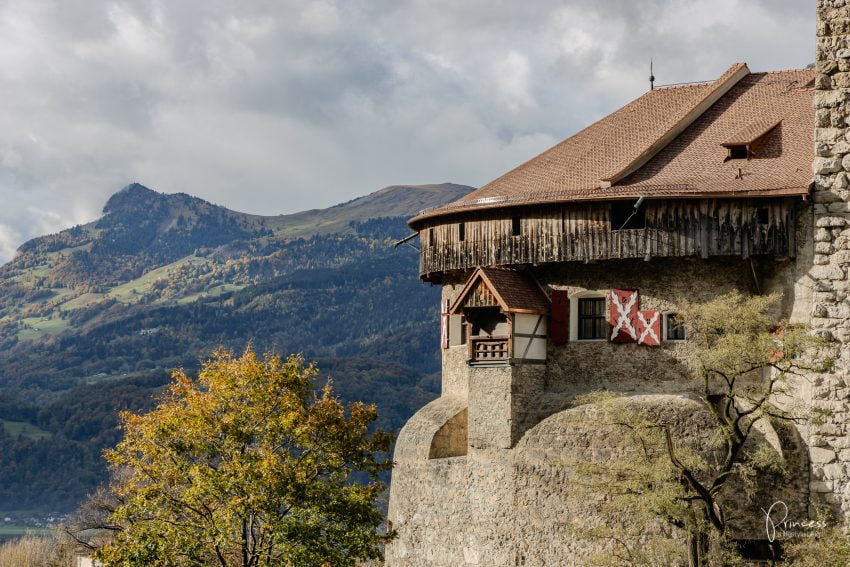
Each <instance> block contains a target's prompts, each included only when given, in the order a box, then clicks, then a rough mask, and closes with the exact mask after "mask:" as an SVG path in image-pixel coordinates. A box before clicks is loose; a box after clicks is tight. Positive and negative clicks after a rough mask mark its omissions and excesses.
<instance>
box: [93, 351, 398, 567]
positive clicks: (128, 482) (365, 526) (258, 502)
mask: <svg viewBox="0 0 850 567" xmlns="http://www.w3.org/2000/svg"><path fill="white" fill-rule="evenodd" d="M315 375H316V369H315V368H314V367H313V366H305V365H304V363H303V361H302V360H301V359H300V358H299V357H290V358H289V359H287V360H282V359H280V358H279V357H277V356H271V355H266V356H265V357H259V356H257V355H256V354H255V353H254V352H253V351H252V350H250V349H249V350H247V351H246V352H245V354H244V355H243V356H241V357H234V356H232V355H231V354H229V353H228V352H223V351H222V352H217V353H216V354H215V355H214V356H213V357H212V359H211V360H209V361H207V362H206V363H204V365H203V368H202V370H201V372H200V375H199V377H198V379H197V380H195V379H192V378H190V377H188V376H186V375H185V374H184V373H183V372H182V371H179V370H178V371H176V372H175V373H174V382H173V383H172V384H171V385H170V388H169V390H168V393H167V394H165V395H164V396H163V397H162V399H161V400H160V401H159V403H158V405H157V407H156V408H155V409H154V410H153V411H151V412H150V413H147V414H144V415H135V414H132V413H124V414H122V415H121V422H122V425H123V429H124V432H125V436H124V439H123V440H122V441H121V442H120V443H119V444H118V446H117V447H116V448H115V449H114V450H111V451H108V452H107V455H106V457H107V460H108V461H109V462H110V464H111V465H113V466H114V467H116V470H118V471H121V474H118V475H115V479H116V482H114V483H113V485H112V488H111V490H112V492H113V494H114V497H115V498H114V502H115V506H114V508H113V509H112V510H111V513H110V514H109V515H108V517H107V518H106V522H105V524H104V527H108V528H110V529H112V530H113V532H114V537H113V538H111V540H110V542H109V543H108V544H107V545H105V546H103V547H101V548H100V549H99V550H98V552H97V557H98V558H99V559H100V560H102V561H103V562H104V563H105V564H106V565H128V566H129V565H174V566H178V565H179V566H183V565H221V566H222V567H224V566H242V567H248V566H261V565H283V566H289V565H291V566H299V567H301V566H305V567H309V566H325V565H328V566H329V565H333V566H348V565H355V564H357V563H358V562H359V561H360V560H363V559H376V558H380V556H381V544H382V543H384V542H386V541H388V540H389V539H390V538H391V537H392V534H386V533H378V528H379V526H380V524H381V523H382V522H383V520H384V518H383V514H382V513H381V512H380V511H379V510H378V509H376V507H375V502H376V499H377V498H378V496H379V495H380V494H381V492H382V490H383V489H384V486H383V485H382V484H381V483H380V482H378V481H377V475H378V473H380V472H381V471H385V470H388V469H389V468H390V466H391V463H390V462H388V461H387V460H386V459H385V458H384V455H386V454H387V451H388V450H389V448H390V443H391V437H390V435H388V434H386V433H383V432H381V431H377V432H374V433H370V425H371V424H372V423H373V422H374V420H375V419H376V417H377V413H376V410H375V407H374V406H366V405H364V404H362V403H354V404H351V405H350V406H349V407H347V408H346V407H344V406H343V405H342V404H341V403H340V402H339V401H338V400H337V399H336V398H335V397H334V395H333V393H332V391H331V388H330V386H326V387H325V388H324V389H322V390H321V391H320V392H319V393H316V391H315V390H314V383H313V382H314V380H313V379H314V377H315ZM366 479H368V480H366ZM358 480H361V481H360V482H358Z"/></svg>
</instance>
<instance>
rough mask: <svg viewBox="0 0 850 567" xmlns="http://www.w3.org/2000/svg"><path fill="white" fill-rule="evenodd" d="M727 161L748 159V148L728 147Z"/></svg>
mask: <svg viewBox="0 0 850 567" xmlns="http://www.w3.org/2000/svg"><path fill="white" fill-rule="evenodd" d="M728 159H750V148H749V146H729V158H728Z"/></svg>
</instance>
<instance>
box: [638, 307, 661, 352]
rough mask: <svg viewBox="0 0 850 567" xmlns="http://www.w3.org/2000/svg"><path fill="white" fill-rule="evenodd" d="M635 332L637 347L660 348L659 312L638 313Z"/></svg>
mask: <svg viewBox="0 0 850 567" xmlns="http://www.w3.org/2000/svg"><path fill="white" fill-rule="evenodd" d="M635 326H636V327H637V332H638V339H637V342H638V344H639V345H644V346H661V312H660V311H638V314H637V325H635Z"/></svg>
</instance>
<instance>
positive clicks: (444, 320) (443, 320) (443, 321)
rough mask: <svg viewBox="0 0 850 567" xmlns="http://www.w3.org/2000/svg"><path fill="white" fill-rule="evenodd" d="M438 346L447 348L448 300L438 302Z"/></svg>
mask: <svg viewBox="0 0 850 567" xmlns="http://www.w3.org/2000/svg"><path fill="white" fill-rule="evenodd" d="M440 346H442V348H443V350H445V349H447V348H449V300H448V299H444V300H442V301H440Z"/></svg>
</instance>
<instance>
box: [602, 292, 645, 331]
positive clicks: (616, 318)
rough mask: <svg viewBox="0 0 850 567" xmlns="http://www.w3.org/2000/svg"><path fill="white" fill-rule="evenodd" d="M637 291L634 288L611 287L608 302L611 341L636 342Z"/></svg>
mask: <svg viewBox="0 0 850 567" xmlns="http://www.w3.org/2000/svg"><path fill="white" fill-rule="evenodd" d="M638 302H639V297H638V292H637V290H634V289H612V290H611V296H610V298H609V301H608V304H609V307H610V321H611V342H614V343H634V342H637V339H638V333H637V329H636V328H635V323H636V322H637V318H638V317H637V316H638Z"/></svg>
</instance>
